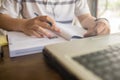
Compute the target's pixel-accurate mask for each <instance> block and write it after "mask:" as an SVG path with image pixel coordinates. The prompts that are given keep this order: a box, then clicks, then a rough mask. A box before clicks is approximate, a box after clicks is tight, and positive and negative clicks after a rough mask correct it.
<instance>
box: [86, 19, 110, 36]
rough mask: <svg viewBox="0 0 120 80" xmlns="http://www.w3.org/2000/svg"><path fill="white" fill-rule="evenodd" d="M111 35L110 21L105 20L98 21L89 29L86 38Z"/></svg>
mask: <svg viewBox="0 0 120 80" xmlns="http://www.w3.org/2000/svg"><path fill="white" fill-rule="evenodd" d="M109 33H110V27H109V23H108V21H105V20H103V19H101V20H98V21H96V23H95V25H94V26H93V27H89V28H88V31H87V33H85V35H84V37H90V36H96V35H105V34H109Z"/></svg>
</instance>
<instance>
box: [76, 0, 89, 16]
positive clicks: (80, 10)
mask: <svg viewBox="0 0 120 80" xmlns="http://www.w3.org/2000/svg"><path fill="white" fill-rule="evenodd" d="M87 13H90V10H89V7H88V4H87V0H76V4H75V15H76V16H80V15H82V14H87Z"/></svg>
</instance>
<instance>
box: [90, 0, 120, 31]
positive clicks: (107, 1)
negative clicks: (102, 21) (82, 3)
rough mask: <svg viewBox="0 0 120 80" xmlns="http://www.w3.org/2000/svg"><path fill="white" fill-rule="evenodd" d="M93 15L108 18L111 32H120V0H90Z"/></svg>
mask: <svg viewBox="0 0 120 80" xmlns="http://www.w3.org/2000/svg"><path fill="white" fill-rule="evenodd" d="M88 4H89V6H90V10H91V13H92V15H93V16H95V17H101V18H107V19H108V20H109V22H110V26H111V33H116V32H120V0H88Z"/></svg>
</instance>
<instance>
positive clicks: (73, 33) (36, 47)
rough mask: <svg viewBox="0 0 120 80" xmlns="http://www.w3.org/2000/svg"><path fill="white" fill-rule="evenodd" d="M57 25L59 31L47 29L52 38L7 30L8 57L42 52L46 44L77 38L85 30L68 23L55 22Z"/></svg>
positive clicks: (81, 35)
mask: <svg viewBox="0 0 120 80" xmlns="http://www.w3.org/2000/svg"><path fill="white" fill-rule="evenodd" d="M57 26H58V27H59V28H60V30H61V32H60V33H56V32H51V31H49V32H50V33H51V34H52V35H53V38H47V37H44V38H36V37H31V36H27V35H25V34H24V33H22V32H15V31H12V32H8V42H9V53H10V57H16V56H22V55H28V54H33V53H38V52H42V50H43V48H44V46H46V45H49V44H55V43H60V42H65V41H69V40H73V39H78V38H81V37H83V34H84V33H85V32H86V31H85V30H84V29H82V28H81V27H78V26H72V25H70V24H57Z"/></svg>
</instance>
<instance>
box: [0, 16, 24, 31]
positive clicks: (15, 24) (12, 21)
mask: <svg viewBox="0 0 120 80" xmlns="http://www.w3.org/2000/svg"><path fill="white" fill-rule="evenodd" d="M25 22H26V19H17V18H11V17H10V16H8V15H6V14H0V28H2V29H5V30H12V31H22V26H23V24H24V23H25Z"/></svg>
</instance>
